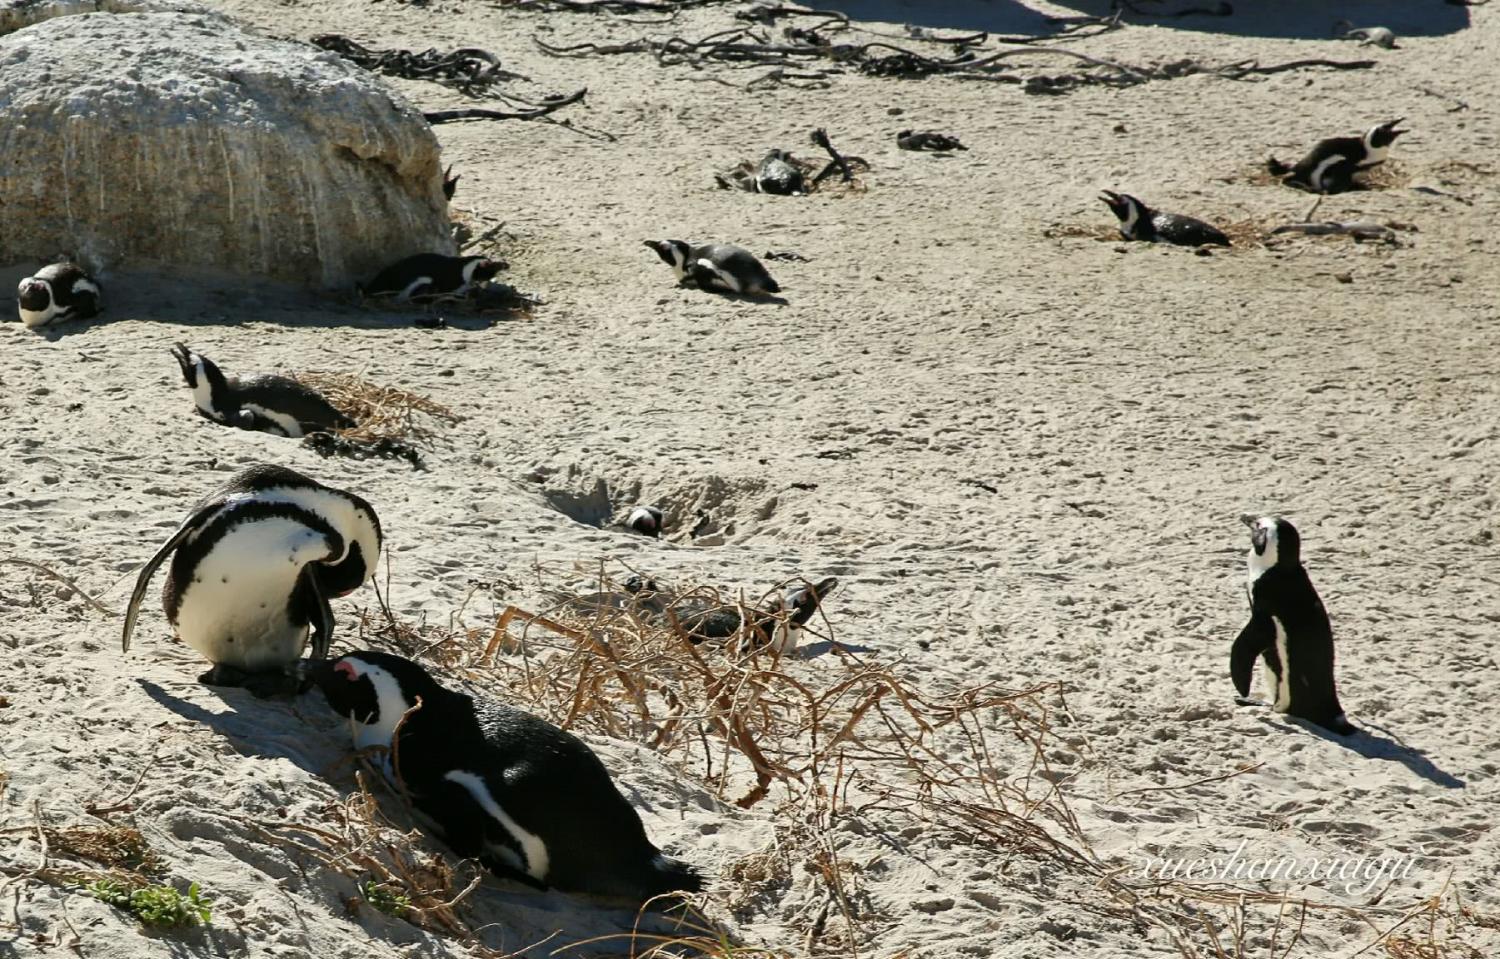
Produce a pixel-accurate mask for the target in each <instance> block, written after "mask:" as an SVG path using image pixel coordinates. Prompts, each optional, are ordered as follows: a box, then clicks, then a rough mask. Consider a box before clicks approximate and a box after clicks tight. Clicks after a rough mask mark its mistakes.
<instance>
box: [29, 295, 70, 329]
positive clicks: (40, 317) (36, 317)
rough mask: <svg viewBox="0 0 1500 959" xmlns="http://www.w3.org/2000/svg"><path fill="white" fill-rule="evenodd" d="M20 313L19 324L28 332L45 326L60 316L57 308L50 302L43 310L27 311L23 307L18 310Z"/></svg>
mask: <svg viewBox="0 0 1500 959" xmlns="http://www.w3.org/2000/svg"><path fill="white" fill-rule="evenodd" d="M20 313H21V322H22V323H23V324H24V325H25V326H26V328H27V329H29V330H34V329H36V328H37V327H39V326H46V325H47V324H48V323H51V322H52V321H53V320H54V319H56V318H57V317H58V316H59V315H60V311H59V310H58V309H57V306H56V305H55V304H53V303H52V302H50V301H49V302H48V303H47V308H46V309H45V310H28V309H26V308H25V307H24V306H23V307H21V308H20Z"/></svg>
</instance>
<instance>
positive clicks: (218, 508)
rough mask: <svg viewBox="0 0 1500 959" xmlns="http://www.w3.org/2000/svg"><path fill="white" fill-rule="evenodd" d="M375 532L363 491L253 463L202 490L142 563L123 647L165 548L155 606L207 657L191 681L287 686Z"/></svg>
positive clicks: (350, 587)
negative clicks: (209, 490) (159, 600)
mask: <svg viewBox="0 0 1500 959" xmlns="http://www.w3.org/2000/svg"><path fill="white" fill-rule="evenodd" d="M381 540H382V535H381V530H380V519H379V518H378V517H377V516H376V515H375V510H374V508H373V507H371V506H370V504H369V503H367V502H365V500H363V499H362V498H360V497H358V496H356V495H354V494H353V493H348V492H345V491H343V490H338V489H333V488H331V487H328V486H324V485H323V484H322V483H319V482H317V481H316V480H313V479H309V478H308V477H306V476H303V475H302V474H300V473H297V472H295V471H293V470H290V469H287V468H286V467H283V466H272V465H269V464H261V465H258V466H252V467H250V468H249V469H246V470H244V471H242V472H240V473H238V474H236V475H235V476H234V478H232V479H231V480H230V481H229V482H228V483H227V484H225V485H224V486H223V487H222V488H220V489H219V490H217V491H215V492H213V493H211V494H209V495H208V496H207V497H205V498H204V499H202V500H200V501H199V502H198V503H197V504H196V505H195V506H194V507H193V510H192V512H191V513H190V514H189V515H188V517H187V519H186V520H184V521H183V523H182V525H181V526H179V527H178V528H177V531H176V532H174V533H173V534H172V536H171V537H170V538H169V539H168V540H167V541H166V543H164V544H163V545H162V546H161V548H160V549H158V550H157V551H156V554H155V555H154V556H152V557H151V559H150V560H148V561H147V563H146V565H145V566H144V567H143V568H142V569H141V572H140V575H139V576H138V577H137V578H136V582H135V592H134V593H132V594H131V597H130V606H129V607H128V608H127V610H126V613H125V629H124V633H123V634H122V636H121V639H120V648H121V650H122V651H126V652H128V651H129V649H130V637H131V634H132V633H133V632H134V631H135V625H136V621H137V619H138V617H139V616H140V607H141V602H142V600H143V599H144V598H145V595H146V588H147V586H149V585H150V582H151V577H152V576H153V575H154V574H155V573H156V570H157V568H158V567H159V566H161V564H162V563H164V562H166V560H167V559H168V557H170V558H171V560H172V562H171V565H170V566H169V567H168V569H167V580H166V583H165V584H164V586H163V589H162V608H163V610H164V611H165V612H166V615H167V621H168V622H170V623H171V624H172V627H173V629H174V630H175V632H176V634H177V636H178V637H179V638H180V639H181V640H182V641H183V642H185V643H187V644H188V645H189V646H191V647H192V648H193V649H195V650H197V651H198V652H199V653H201V654H202V655H203V656H204V657H205V658H206V659H208V661H209V662H211V663H213V668H212V669H210V670H209V671H208V672H206V673H204V674H203V675H202V676H199V677H198V681H199V682H201V683H204V684H206V685H210V686H243V687H245V688H246V689H249V690H250V691H251V692H253V693H255V694H256V695H258V696H268V695H272V694H274V693H290V692H294V691H295V690H296V688H297V683H298V680H297V676H296V673H295V669H294V666H295V663H296V661H297V659H298V657H300V656H301V655H302V651H303V649H305V648H306V647H307V644H308V638H309V633H311V640H312V654H313V658H315V659H325V658H327V656H328V645H329V643H330V642H331V641H332V637H333V610H332V609H331V608H330V606H329V597H331V596H344V595H347V594H348V593H351V592H353V591H354V590H355V589H357V588H358V587H359V586H361V585H362V584H363V583H365V581H367V580H368V579H369V578H370V577H371V576H372V575H373V574H374V572H375V564H376V562H377V561H378V560H379V559H380V548H381Z"/></svg>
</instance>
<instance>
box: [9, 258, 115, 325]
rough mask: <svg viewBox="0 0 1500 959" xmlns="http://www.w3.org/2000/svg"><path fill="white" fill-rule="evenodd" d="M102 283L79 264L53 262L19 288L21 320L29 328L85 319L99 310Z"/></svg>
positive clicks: (25, 280) (24, 281)
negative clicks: (96, 280) (100, 285)
mask: <svg viewBox="0 0 1500 959" xmlns="http://www.w3.org/2000/svg"><path fill="white" fill-rule="evenodd" d="M101 298H102V291H101V290H100V288H99V284H98V283H97V282H95V281H94V280H93V279H92V278H91V277H90V276H89V275H88V274H87V273H85V272H84V271H83V268H82V267H80V266H79V265H78V264H77V263H70V262H68V261H66V260H64V261H62V262H59V263H51V264H48V265H47V266H44V267H42V268H41V269H40V270H37V271H36V272H35V273H33V274H32V275H31V276H28V277H27V278H26V279H24V280H22V281H21V283H20V285H19V286H17V287H16V300H17V302H18V305H19V308H20V315H21V322H22V323H24V324H26V326H27V328H29V329H33V330H34V329H36V328H37V327H39V326H46V325H47V324H48V323H57V322H60V321H62V320H85V319H88V318H89V317H91V316H96V315H98V313H99V308H100V305H101Z"/></svg>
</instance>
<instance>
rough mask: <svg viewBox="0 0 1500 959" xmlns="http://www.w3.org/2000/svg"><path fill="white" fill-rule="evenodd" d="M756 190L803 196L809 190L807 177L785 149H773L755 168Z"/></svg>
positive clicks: (778, 194) (781, 194) (774, 193)
mask: <svg viewBox="0 0 1500 959" xmlns="http://www.w3.org/2000/svg"><path fill="white" fill-rule="evenodd" d="M755 192H757V193H770V194H773V195H776V196H801V195H803V194H805V193H806V192H807V177H806V176H805V175H804V174H803V173H802V169H801V168H800V167H798V166H797V165H796V164H794V163H793V162H792V155H791V154H790V153H787V152H786V151H785V150H772V151H771V152H770V153H767V154H766V155H765V156H764V157H762V158H761V161H760V165H759V166H758V167H756V168H755Z"/></svg>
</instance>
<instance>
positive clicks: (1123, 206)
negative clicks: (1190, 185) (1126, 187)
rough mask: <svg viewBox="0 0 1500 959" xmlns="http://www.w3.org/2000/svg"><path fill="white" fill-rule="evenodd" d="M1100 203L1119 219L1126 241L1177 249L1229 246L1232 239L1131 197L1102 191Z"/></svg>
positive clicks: (1216, 228) (1194, 220)
mask: <svg viewBox="0 0 1500 959" xmlns="http://www.w3.org/2000/svg"><path fill="white" fill-rule="evenodd" d="M1099 199H1101V200H1103V201H1104V202H1105V204H1106V205H1107V206H1108V207H1109V208H1110V210H1111V211H1112V212H1113V213H1114V215H1115V216H1116V217H1118V218H1119V220H1120V235H1121V236H1123V237H1124V238H1125V239H1127V240H1146V241H1148V242H1151V243H1155V242H1158V241H1160V242H1164V243H1175V244H1177V245H1178V246H1205V245H1207V246H1228V245H1229V237H1227V236H1225V235H1224V233H1223V231H1222V230H1220V229H1219V228H1218V227H1216V226H1213V225H1212V224H1208V223H1204V222H1203V221H1202V220H1197V219H1194V218H1193V217H1190V216H1183V215H1182V214H1180V213H1158V212H1157V211H1156V210H1153V209H1151V208H1150V207H1149V206H1147V205H1146V204H1144V203H1142V202H1141V201H1140V200H1137V199H1136V198H1135V197H1133V196H1131V195H1130V194H1128V193H1115V192H1114V191H1112V190H1101V191H1100V192H1099Z"/></svg>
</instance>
